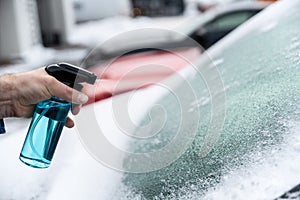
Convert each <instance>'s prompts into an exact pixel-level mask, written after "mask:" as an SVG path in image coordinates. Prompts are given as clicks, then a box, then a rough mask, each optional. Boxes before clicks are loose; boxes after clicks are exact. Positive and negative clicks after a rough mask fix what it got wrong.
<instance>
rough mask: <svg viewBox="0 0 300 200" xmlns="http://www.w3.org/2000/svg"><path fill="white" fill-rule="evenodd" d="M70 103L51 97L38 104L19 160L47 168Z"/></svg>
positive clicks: (33, 165)
mask: <svg viewBox="0 0 300 200" xmlns="http://www.w3.org/2000/svg"><path fill="white" fill-rule="evenodd" d="M70 108H71V103H69V102H66V101H65V100H63V99H60V98H57V97H52V98H51V99H49V100H46V101H43V102H39V103H38V104H37V105H36V108H35V112H34V115H33V118H32V121H31V124H30V127H29V130H28V133H27V136H26V139H25V142H24V145H23V148H22V151H21V154H20V160H21V161H22V162H23V163H25V164H26V165H29V166H31V167H35V168H47V167H49V165H50V163H51V160H52V157H53V154H54V151H55V149H56V145H57V143H58V140H59V137H60V135H61V132H62V129H63V127H64V125H65V122H66V118H67V116H68V113H69V111H70Z"/></svg>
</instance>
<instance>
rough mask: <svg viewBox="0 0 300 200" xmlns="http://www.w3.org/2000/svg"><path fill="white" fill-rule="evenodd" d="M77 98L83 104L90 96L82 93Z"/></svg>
mask: <svg viewBox="0 0 300 200" xmlns="http://www.w3.org/2000/svg"><path fill="white" fill-rule="evenodd" d="M77 100H78V101H79V103H80V104H82V103H86V102H87V101H88V100H89V97H88V96H86V95H85V94H82V93H80V94H78V96H77Z"/></svg>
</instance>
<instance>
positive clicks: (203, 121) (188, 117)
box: [79, 0, 300, 199]
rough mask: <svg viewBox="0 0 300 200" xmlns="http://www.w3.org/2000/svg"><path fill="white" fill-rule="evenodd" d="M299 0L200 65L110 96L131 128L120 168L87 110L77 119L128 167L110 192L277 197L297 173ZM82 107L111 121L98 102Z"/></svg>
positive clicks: (227, 41)
mask: <svg viewBox="0 0 300 200" xmlns="http://www.w3.org/2000/svg"><path fill="white" fill-rule="evenodd" d="M299 6H300V2H299V1H292V0H287V1H279V2H278V3H275V4H274V5H273V6H270V7H269V8H268V9H266V10H265V11H264V12H263V13H260V14H259V15H257V16H256V17H254V18H253V19H252V20H251V21H249V22H247V23H246V24H244V25H243V26H241V27H240V28H238V29H237V30H235V31H234V32H233V33H232V34H230V35H228V36H227V37H226V38H224V40H222V41H220V42H219V43H218V44H216V45H214V46H213V47H212V48H210V49H209V50H208V51H207V52H206V53H205V54H203V55H202V56H201V57H199V62H198V63H197V66H196V67H195V68H194V67H189V68H186V69H185V70H183V71H181V72H179V73H175V74H174V75H173V76H172V77H170V78H168V79H166V80H164V81H163V82H160V83H159V84H158V85H157V86H153V87H150V88H148V89H147V90H144V91H140V92H139V93H137V94H136V93H128V94H125V95H121V96H119V97H117V98H115V99H114V98H113V99H112V100H111V102H110V103H111V104H112V107H111V108H110V109H112V110H113V111H112V116H113V118H114V123H115V124H116V126H117V127H118V129H119V132H120V133H123V134H125V135H126V136H128V135H129V136H131V137H129V139H128V140H127V141H126V142H127V145H126V146H125V147H126V148H125V150H123V151H120V152H122V153H123V154H122V156H123V157H124V159H123V160H122V162H121V163H122V164H121V165H120V166H121V167H122V168H118V167H120V166H118V167H116V165H115V160H116V159H113V158H118V159H119V157H122V156H120V155H119V154H117V153H115V152H113V151H112V150H111V149H105V150H102V154H101V153H99V151H100V150H99V149H100V147H101V146H104V144H107V143H105V142H103V141H102V140H100V139H98V140H97V139H93V140H92V139H91V138H92V137H93V136H95V138H96V136H97V137H98V138H100V136H99V135H100V134H99V131H100V130H99V129H98V130H95V131H92V130H94V128H91V127H92V126H91V123H88V122H90V119H89V121H86V122H85V123H84V122H83V121H82V122H80V123H81V126H82V127H79V131H80V130H85V129H87V128H88V127H90V129H91V131H90V132H89V137H87V136H85V135H84V134H86V133H84V134H83V133H82V134H80V135H81V139H82V141H83V143H84V144H85V146H86V147H87V149H88V150H89V152H91V154H92V155H93V156H94V157H96V158H98V160H100V161H101V162H102V163H104V164H105V165H107V166H110V167H111V168H113V169H118V170H120V171H124V172H125V173H123V178H122V181H121V184H120V185H119V186H118V187H117V188H116V189H115V191H118V193H116V194H114V195H112V198H115V199H275V198H276V197H279V196H281V195H282V194H283V193H285V191H288V190H289V188H292V187H293V186H294V185H297V184H298V183H299V182H300V169H299V164H300V156H299V142H300V140H299V127H300V126H299V124H300V115H299V113H300V107H299V102H300V81H299V77H300V59H299V49H300V37H299V34H298V33H299V31H300V26H299V23H298V22H299V20H300V14H299V12H298V8H299ZM266 19H267V20H266ZM182 77H183V78H182ZM160 85H162V86H164V87H163V88H165V90H166V91H165V92H160V90H159V89H158V88H159V86H160ZM155 87H156V89H155ZM151 90H152V92H149V91H151ZM133 94H136V95H137V97H136V98H132V95H133ZM157 94H160V95H157ZM132 101H133V102H132ZM110 103H109V104H110ZM106 105H107V104H106ZM126 105H127V106H126ZM86 108H87V110H90V111H89V112H87V113H89V116H91V114H92V113H93V112H95V113H96V116H97V119H101V120H100V121H99V122H98V123H99V124H101V121H102V120H104V121H103V122H102V123H106V122H105V119H104V118H105V117H99V116H100V115H101V112H102V111H101V110H98V111H99V113H98V111H97V106H90V107H86ZM127 112H129V113H127ZM87 113H85V114H87ZM141 113H142V114H141ZM135 115H138V116H140V117H139V118H138V119H136V117H133V118H132V116H135ZM106 118H107V116H106ZM81 119H82V120H84V118H81ZM131 123H132V124H131ZM136 123H137V125H134V124H136ZM84 124H86V125H84ZM109 126H111V124H110V125H109ZM84 127H85V128H84ZM103 127H106V128H107V126H106V125H103ZM95 129H97V128H95ZM105 130H107V129H105ZM108 130H109V129H108ZM110 130H112V129H110ZM114 134H115V132H112V131H108V132H107V133H106V136H107V137H109V136H108V135H114ZM123 137H124V136H123ZM123 137H121V136H119V135H118V137H116V136H115V140H116V141H118V139H117V138H121V139H122V140H123ZM104 138H105V137H103V139H104ZM110 141H112V140H110ZM102 142H103V143H102ZM123 142H124V141H123ZM97 146H98V147H99V149H97V148H95V147H97ZM108 146H109V145H108ZM108 146H106V147H108ZM96 149H97V150H99V151H96ZM116 149H119V148H113V150H116ZM93 150H94V151H93ZM120 154H121V153H120ZM100 155H102V156H103V155H106V157H105V156H103V157H100ZM105 159H107V160H105ZM118 159H117V160H118ZM118 195H119V196H118ZM284 196H287V195H284ZM298 197H299V195H298Z"/></svg>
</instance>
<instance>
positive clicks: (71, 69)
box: [45, 63, 97, 90]
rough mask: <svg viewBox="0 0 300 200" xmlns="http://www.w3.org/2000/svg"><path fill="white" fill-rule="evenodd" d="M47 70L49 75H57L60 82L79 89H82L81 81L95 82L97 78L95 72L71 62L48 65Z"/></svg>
mask: <svg viewBox="0 0 300 200" xmlns="http://www.w3.org/2000/svg"><path fill="white" fill-rule="evenodd" d="M45 70H46V72H47V73H48V74H49V75H51V76H53V77H55V78H56V79H57V80H59V81H60V82H62V83H64V84H66V85H68V86H70V87H72V88H74V89H77V90H81V89H82V85H81V84H80V83H89V84H94V83H95V81H96V79H97V76H96V75H95V74H94V73H92V72H89V71H87V70H85V69H82V68H79V67H76V66H74V65H71V64H69V63H58V64H52V65H48V66H46V68H45Z"/></svg>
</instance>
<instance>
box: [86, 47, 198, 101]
mask: <svg viewBox="0 0 300 200" xmlns="http://www.w3.org/2000/svg"><path fill="white" fill-rule="evenodd" d="M200 54H201V50H200V49H198V48H195V47H193V48H180V49H176V50H172V51H167V50H164V51H162V50H159V51H149V52H144V53H138V54H131V55H127V56H122V57H119V58H116V59H114V60H110V61H108V62H106V63H103V64H101V65H100V66H95V67H93V68H90V69H89V70H90V71H92V72H94V73H95V74H97V75H98V77H99V78H100V80H101V81H99V82H97V83H96V85H95V88H94V90H91V92H90V94H89V96H90V101H89V102H88V103H92V102H94V101H99V100H102V99H105V98H108V97H111V96H112V95H115V94H119V93H122V92H127V91H130V90H135V89H139V88H143V87H146V86H149V85H151V84H153V83H157V82H159V81H160V80H162V79H164V78H165V77H167V76H169V75H171V74H172V73H174V72H176V71H178V70H180V69H182V68H184V67H185V66H187V65H191V64H192V62H193V61H194V60H195V59H196V58H197V57H199V55H200Z"/></svg>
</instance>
